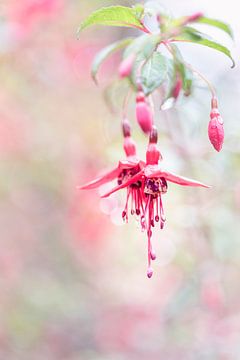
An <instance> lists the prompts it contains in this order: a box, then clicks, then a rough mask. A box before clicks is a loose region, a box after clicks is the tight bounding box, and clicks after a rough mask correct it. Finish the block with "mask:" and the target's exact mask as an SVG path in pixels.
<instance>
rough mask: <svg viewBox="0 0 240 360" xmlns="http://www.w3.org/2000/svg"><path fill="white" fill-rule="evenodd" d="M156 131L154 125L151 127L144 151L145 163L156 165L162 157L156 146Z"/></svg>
mask: <svg viewBox="0 0 240 360" xmlns="http://www.w3.org/2000/svg"><path fill="white" fill-rule="evenodd" d="M157 141H158V133H157V128H156V126H153V127H152V130H151V132H150V135H149V144H148V148H147V152H146V162H147V165H157V164H158V162H159V160H161V159H162V155H161V153H160V151H159V150H158V147H157Z"/></svg>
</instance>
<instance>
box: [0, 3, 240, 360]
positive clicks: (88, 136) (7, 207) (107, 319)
mask: <svg viewBox="0 0 240 360" xmlns="http://www.w3.org/2000/svg"><path fill="white" fill-rule="evenodd" d="M114 3H118V4H134V1H129V2H128V1H121V0H119V1H114V0H112V1H107V0H106V1H102V0H98V1H97V0H96V1H94V0H91V1H87V0H86V1H84V0H21V1H20V0H2V1H0V14H1V20H0V73H1V88H0V196H1V200H0V227H1V231H0V359H1V360H5V359H6V360H43V359H44V360H45V359H46V360H125V359H131V360H159V359H167V360H180V359H182V360H192V359H193V360H198V359H199V360H202V359H203V360H215V359H216V360H238V359H240V304H239V296H240V235H239V234H240V227H239V209H240V177H239V166H240V156H239V151H240V145H239V144H240V112H239V97H240V85H239V75H240V72H239V66H238V67H237V68H236V69H234V70H231V69H230V62H229V61H228V59H225V57H224V56H223V55H221V54H218V53H216V52H215V51H214V50H207V49H205V48H203V47H201V46H200V47H198V46H195V47H194V46H192V45H185V46H184V47H182V50H183V51H184V52H185V57H186V59H187V61H189V62H191V63H192V64H193V65H194V66H195V67H196V68H197V69H199V70H201V71H202V72H203V73H204V74H205V75H206V76H208V77H209V78H210V80H211V81H212V82H213V83H214V85H215V86H216V88H217V92H218V95H219V101H220V110H221V113H222V116H223V117H224V120H225V130H226V141H225V145H224V148H223V151H222V152H221V153H220V154H217V153H216V152H214V150H213V149H212V147H211V145H210V144H209V142H208V138H207V124H208V119H209V102H210V97H209V94H208V92H207V90H206V88H205V87H204V84H202V83H201V82H197V83H196V85H197V88H196V91H195V92H194V94H193V97H192V99H187V100H186V99H180V101H179V102H178V105H177V107H176V108H175V109H172V110H168V111H165V112H164V113H163V112H160V111H158V110H157V114H156V121H157V124H158V127H159V131H160V145H161V150H162V153H163V155H164V158H165V164H166V166H168V167H169V169H172V170H174V171H176V172H178V173H180V174H182V175H185V176H189V177H193V178H196V179H198V180H201V181H204V182H206V183H209V184H211V185H213V187H212V188H211V189H210V190H205V189H197V190H191V189H185V188H178V187H177V186H175V185H172V186H170V189H169V192H168V194H167V195H166V196H165V198H164V200H165V207H166V212H167V226H166V230H164V231H162V232H160V231H159V232H157V233H156V234H155V235H154V242H155V245H156V249H157V254H158V258H157V260H156V262H155V263H154V276H153V278H152V279H151V280H149V279H147V278H146V275H145V271H146V240H145V238H144V236H143V235H142V234H141V232H140V231H139V229H138V227H137V226H136V224H135V222H134V219H132V221H131V223H130V224H129V225H123V226H122V224H121V221H120V220H121V219H120V216H119V214H120V210H119V204H121V202H122V199H121V198H120V197H119V196H116V197H113V198H112V200H110V202H109V201H107V202H106V201H100V199H99V194H98V192H97V191H94V192H93V191H92V192H81V193H80V192H78V191H77V190H76V185H77V184H82V183H83V182H84V181H87V180H89V179H91V178H93V177H94V176H95V175H96V174H98V173H99V172H101V171H102V169H105V168H109V167H111V166H113V165H114V164H116V162H117V160H118V159H119V158H121V157H122V156H123V152H122V148H121V136H120V131H119V122H120V114H119V112H118V111H117V112H116V113H115V114H112V113H111V112H110V111H109V109H108V108H107V106H106V104H105V102H104V99H103V91H102V90H103V89H104V86H105V85H106V84H107V83H108V82H109V81H110V79H111V78H112V77H114V71H115V70H116V67H117V62H118V60H119V59H118V57H117V56H116V57H114V58H113V59H112V60H109V61H108V63H107V65H106V66H105V67H103V69H102V71H101V74H100V87H99V88H96V86H95V85H94V84H93V82H92V81H91V79H90V76H89V69H90V62H91V60H92V59H93V56H94V54H95V53H96V52H97V50H98V49H99V48H100V47H101V46H104V45H106V44H108V43H110V42H111V41H114V40H116V39H118V38H120V37H122V36H123V35H127V34H129V33H131V31H130V30H127V29H124V30H122V29H119V28H118V29H111V28H100V27H95V28H93V29H91V30H89V31H86V32H84V33H83V34H82V35H81V37H80V40H79V41H77V40H76V29H77V26H78V25H79V23H80V21H81V20H83V19H84V17H86V16H87V15H88V14H89V13H90V12H91V11H93V10H94V9H97V8H98V7H100V6H103V5H111V4H114ZM162 3H163V5H164V6H167V7H168V8H169V10H170V11H171V12H172V13H174V14H176V15H185V14H191V13H194V12H196V11H203V12H204V13H206V14H207V15H208V16H211V17H216V18H220V19H222V20H225V21H226V22H229V23H230V24H232V27H233V29H234V32H235V37H236V44H235V47H234V48H233V51H234V53H235V57H236V59H237V63H238V57H239V44H238V40H239V31H240V25H239V15H238V13H239V12H238V3H237V2H236V1H235V0H228V1H227V2H219V1H217V0H212V1H209V0H208V1H207V0H201V1H200V0H195V1H190V0H181V1H179V0H168V1H165V0H162ZM29 4H30V5H29ZM34 4H35V5H34ZM36 4H37V5H36ZM211 33H212V34H213V35H216V36H217V37H218V39H219V40H220V39H221V41H223V42H225V43H226V44H230V45H231V43H230V42H229V40H228V39H227V37H225V35H224V34H223V33H222V32H220V31H213V29H212V30H211ZM114 91H115V93H116V94H115V98H117V99H119V98H121V96H120V95H119V94H118V89H114ZM117 103H118V101H117ZM131 107H132V109H131ZM116 108H117V110H118V108H119V104H116ZM129 117H130V119H131V120H132V121H133V122H134V115H133V105H132V106H130V113H129ZM134 138H135V139H136V140H137V141H138V144H139V152H140V153H141V154H142V155H144V150H145V146H146V141H147V140H146V139H145V138H144V136H143V135H142V134H140V132H139V130H138V129H137V127H136V126H135V127H134Z"/></svg>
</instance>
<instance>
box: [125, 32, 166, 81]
mask: <svg viewBox="0 0 240 360" xmlns="http://www.w3.org/2000/svg"><path fill="white" fill-rule="evenodd" d="M159 42H160V36H159V35H156V34H154V35H149V34H144V35H142V36H140V37H137V38H136V39H135V40H133V41H132V43H131V44H130V45H129V46H128V47H127V48H126V50H125V51H124V54H123V57H124V58H127V57H129V56H130V55H132V54H134V55H135V56H136V58H135V61H134V64H133V69H132V72H131V76H130V79H129V80H130V82H131V84H132V85H133V87H135V88H137V78H138V76H139V75H140V74H139V71H140V68H141V66H142V65H143V63H144V62H146V61H147V60H148V59H149V58H150V57H151V56H152V54H153V53H154V51H155V50H156V47H157V45H158V44H159Z"/></svg>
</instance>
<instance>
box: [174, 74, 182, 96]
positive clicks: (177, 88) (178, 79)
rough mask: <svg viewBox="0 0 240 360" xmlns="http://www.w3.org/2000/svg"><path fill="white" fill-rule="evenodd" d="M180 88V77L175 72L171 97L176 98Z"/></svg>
mask: <svg viewBox="0 0 240 360" xmlns="http://www.w3.org/2000/svg"><path fill="white" fill-rule="evenodd" d="M181 90H182V79H181V77H180V75H179V74H177V78H176V82H175V85H174V87H173V89H172V97H173V98H174V99H175V100H176V99H177V98H178V96H179V94H180V91H181Z"/></svg>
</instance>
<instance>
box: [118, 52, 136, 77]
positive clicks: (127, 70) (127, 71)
mask: <svg viewBox="0 0 240 360" xmlns="http://www.w3.org/2000/svg"><path fill="white" fill-rule="evenodd" d="M135 58H136V55H135V54H131V55H129V56H128V57H127V58H126V59H124V60H123V61H122V62H121V63H120V65H119V68H118V73H119V76H120V77H121V78H125V77H128V76H130V75H131V72H132V68H133V64H134V61H135Z"/></svg>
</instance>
